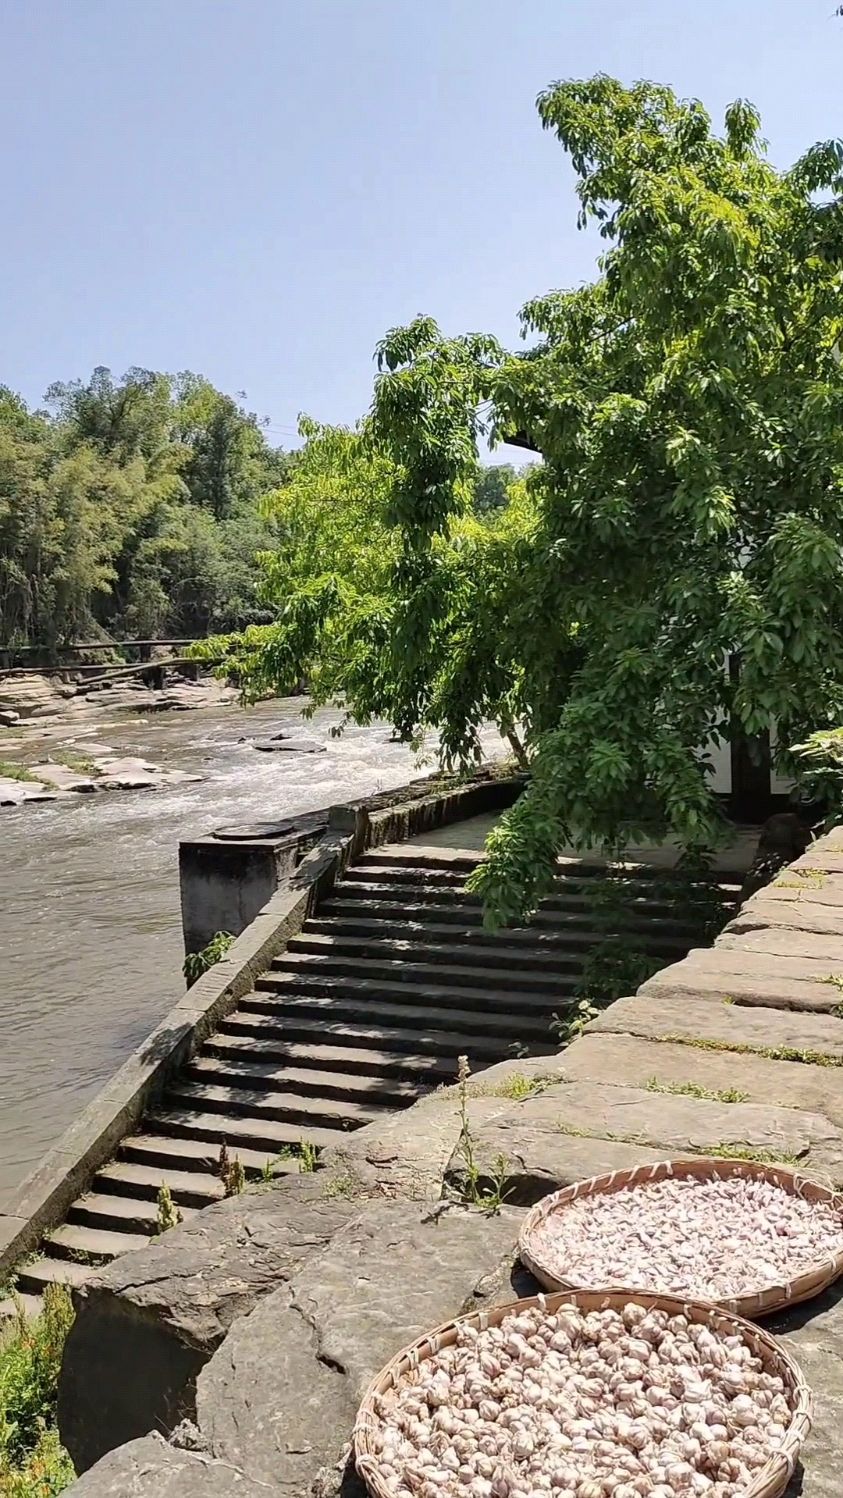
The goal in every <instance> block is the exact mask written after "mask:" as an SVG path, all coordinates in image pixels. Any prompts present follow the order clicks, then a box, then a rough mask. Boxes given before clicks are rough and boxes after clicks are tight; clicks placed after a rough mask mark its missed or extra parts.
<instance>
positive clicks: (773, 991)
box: [638, 952, 841, 1014]
mask: <svg viewBox="0 0 843 1498" xmlns="http://www.w3.org/2000/svg"><path fill="white" fill-rule="evenodd" d="M720 955H722V956H724V957H728V956H731V955H732V954H731V953H728V952H724V953H722V954H721V953H718V956H720ZM638 991H639V993H642V994H651V995H653V996H654V997H658V998H660V999H666V998H679V997H682V998H683V999H684V1000H685V1002H686V1003H689V1002H690V1003H692V1002H693V1001H694V1000H696V999H698V998H699V999H706V998H712V997H715V998H716V997H719V998H721V999H727V998H731V999H734V1000H735V1001H736V1002H738V1003H740V1004H746V1005H756V1006H761V1007H763V1008H770V1009H795V1010H801V1011H802V1012H804V1013H812V1012H813V1013H814V1014H833V1013H834V1010H835V1009H836V1008H837V1007H838V1005H839V1004H840V1001H841V995H840V992H839V990H838V989H836V988H835V987H834V986H833V985H832V984H829V983H820V982H816V981H805V982H800V981H799V980H798V979H795V978H787V977H776V975H775V973H773V972H765V971H763V970H761V971H758V972H757V973H753V972H735V971H734V969H733V968H729V967H728V966H727V965H726V964H725V963H723V964H714V963H712V964H711V965H710V966H707V965H703V964H702V963H698V962H691V961H689V960H688V959H687V958H686V959H685V960H684V961H683V962H675V963H674V964H673V965H672V966H671V967H666V968H662V969H661V971H660V972H658V973H656V974H655V976H654V977H652V978H648V980H647V982H646V983H643V984H642V985H641V988H640V989H639V990H638Z"/></svg>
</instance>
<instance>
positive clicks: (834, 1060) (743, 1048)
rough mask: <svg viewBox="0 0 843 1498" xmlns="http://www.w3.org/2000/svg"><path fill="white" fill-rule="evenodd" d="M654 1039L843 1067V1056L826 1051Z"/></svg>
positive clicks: (674, 1037) (692, 1038) (669, 1037)
mask: <svg viewBox="0 0 843 1498" xmlns="http://www.w3.org/2000/svg"><path fill="white" fill-rule="evenodd" d="M838 1017H839V1016H838ZM652 1039H653V1040H654V1041H655V1042H656V1043H657V1044H660V1043H661V1044H673V1045H688V1046H693V1047H694V1048H695V1049H696V1050H698V1051H731V1052H732V1054H733V1055H735V1056H762V1057H763V1058H764V1059H765V1060H767V1061H798V1062H799V1063H800V1064H802V1065H805V1066H843V1056H830V1055H829V1054H828V1053H827V1052H826V1051H810V1050H804V1051H803V1050H798V1049H796V1048H795V1047H793V1046H786V1045H775V1046H756V1045H745V1044H742V1043H741V1042H739V1041H729V1040H704V1039H701V1038H700V1037H698V1036H694V1035H654V1036H653V1037H652Z"/></svg>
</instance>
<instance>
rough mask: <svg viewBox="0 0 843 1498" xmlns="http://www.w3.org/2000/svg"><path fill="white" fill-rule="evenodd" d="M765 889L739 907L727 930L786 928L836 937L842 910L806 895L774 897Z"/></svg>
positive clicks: (838, 933)
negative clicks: (769, 895) (785, 897)
mask: <svg viewBox="0 0 843 1498" xmlns="http://www.w3.org/2000/svg"><path fill="white" fill-rule="evenodd" d="M768 889H769V885H768V886H767V889H764V890H762V891H761V893H760V894H758V895H753V897H752V899H751V900H747V902H746V904H745V905H743V906H741V909H740V910H739V911H738V913H737V915H736V916H733V917H732V920H731V921H730V922H729V924H728V926H726V927H725V931H726V932H729V933H731V932H734V931H758V930H769V929H775V928H779V929H783V930H787V931H815V932H820V933H824V934H827V935H830V936H839V935H840V930H841V924H843V922H841V913H840V911H839V910H838V909H837V908H836V907H835V906H833V905H818V904H816V903H815V902H814V901H812V900H810V899H809V898H808V896H807V895H800V896H799V897H798V898H796V899H793V900H773V899H771V898H768V897H767V890H768Z"/></svg>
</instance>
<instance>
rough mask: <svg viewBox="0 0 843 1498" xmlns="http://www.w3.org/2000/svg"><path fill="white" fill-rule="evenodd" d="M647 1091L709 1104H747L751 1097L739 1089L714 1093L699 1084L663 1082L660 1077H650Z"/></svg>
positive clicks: (728, 1089)
mask: <svg viewBox="0 0 843 1498" xmlns="http://www.w3.org/2000/svg"><path fill="white" fill-rule="evenodd" d="M647 1091H648V1092H668V1093H672V1094H673V1095H674V1096H677V1097H698V1098H704V1099H705V1101H706V1102H709V1103H745V1102H746V1100H747V1098H748V1097H749V1093H748V1092H740V1091H739V1089H738V1088H737V1087H726V1088H724V1089H723V1090H722V1091H720V1092H713V1091H711V1089H710V1088H708V1087H701V1086H700V1084H699V1083H698V1082H661V1081H659V1078H658V1077H650V1079H649V1081H648V1082H647Z"/></svg>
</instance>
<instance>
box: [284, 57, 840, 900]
mask: <svg viewBox="0 0 843 1498" xmlns="http://www.w3.org/2000/svg"><path fill="white" fill-rule="evenodd" d="M538 107H539V114H540V117H541V121H542V123H543V125H544V127H545V128H546V129H548V130H550V131H552V132H553V133H555V135H556V136H557V137H558V139H559V141H560V143H561V145H562V146H563V148H564V149H565V151H566V152H567V154H568V156H569V158H570V161H571V164H572V166H573V169H574V172H575V175H576V191H577V197H578V203H579V209H578V217H579V223H580V225H581V226H583V227H584V226H586V225H589V224H596V226H597V227H598V229H599V233H600V235H601V236H602V238H603V240H604V243H605V249H604V252H603V254H602V256H601V259H600V261H599V263H598V273H597V275H596V277H595V279H594V281H593V282H592V283H590V284H587V285H584V286H580V287H577V288H575V289H573V290H568V291H556V292H551V293H549V294H547V295H544V296H541V297H539V298H537V299H535V300H534V301H531V302H529V303H528V304H527V306H526V307H525V308H524V310H523V312H522V326H523V332H524V336H525V343H526V346H525V348H524V349H523V350H522V351H520V352H507V351H505V350H504V349H502V348H501V347H500V346H499V344H498V343H497V341H496V340H495V339H494V338H492V337H490V336H486V335H477V334H474V335H470V336H465V337H457V338H448V337H445V336H444V335H443V334H442V333H440V331H439V329H438V327H437V326H436V324H435V323H434V322H433V320H432V319H430V318H428V317H419V318H418V319H416V321H415V322H414V323H412V324H411V325H410V326H409V327H406V328H399V329H394V330H393V331H392V332H390V333H389V334H387V336H386V337H385V339H384V340H383V343H382V344H381V346H380V349H379V361H380V374H379V376H378V379H377V381H376V387H375V394H374V401H373V406H372V411H371V413H370V415H369V417H368V418H367V419H366V421H365V422H364V423H363V424H362V425H361V427H360V429H359V431H358V432H357V433H356V434H353V435H347V436H346V437H345V438H344V439H343V440H344V441H345V442H347V443H349V444H351V445H352V446H353V447H354V448H355V451H356V452H357V453H358V454H359V455H360V461H361V463H363V464H365V465H368V469H369V471H368V474H367V473H366V472H364V470H363V469H362V468H361V469H358V470H357V471H355V472H352V471H349V470H346V471H345V473H344V474H342V473H340V472H339V471H336V472H335V474H334V477H333V478H332V480H331V484H329V486H328V487H329V489H330V491H331V496H332V497H331V501H330V506H329V508H330V509H331V512H332V514H333V516H334V520H336V519H337V517H339V516H341V515H342V514H343V513H345V514H347V516H348V519H349V532H350V533H351V534H352V536H354V535H356V534H357V532H356V525H357V521H356V518H355V517H356V515H357V514H358V513H359V511H360V509H361V507H363V508H364V509H365V506H366V504H372V505H373V506H374V508H375V511H376V515H377V537H378V539H377V544H376V548H375V550H376V555H375V556H373V557H372V558H371V561H372V564H373V565H372V568H371V571H366V570H365V569H364V572H365V575H366V577H367V582H366V584H365V586H364V588H363V596H362V598H361V597H360V596H358V595H357V593H356V583H355V582H354V579H353V574H354V572H355V565H356V564H353V565H352V566H351V567H350V569H349V570H348V571H345V570H344V571H343V573H342V578H344V579H345V581H344V582H343V581H342V579H341V578H340V577H338V575H336V574H334V573H332V574H331V581H330V582H329V581H327V580H326V579H327V574H326V572H325V567H324V557H323V558H320V560H319V561H318V562H317V563H316V564H315V565H314V566H313V567H311V566H310V565H309V564H303V570H302V571H301V572H300V573H295V572H294V573H290V574H289V575H288V582H289V586H287V585H285V586H284V587H283V588H282V585H281V574H282V572H283V571H284V566H283V563H282V562H280V561H279V562H278V564H277V567H276V571H275V574H274V580H275V589H274V591H275V594H276V596H277V597H278V598H279V599H280V597H281V596H282V594H283V605H282V610H281V621H280V622H279V623H277V624H275V625H274V626H272V631H271V633H270V636H269V638H268V641H267V643H266V645H265V649H264V647H263V646H260V645H258V646H257V648H256V658H255V659H256V662H257V660H260V666H259V667H257V668H256V669H257V679H259V680H260V681H261V682H262V684H263V685H267V684H269V683H270V682H272V681H273V680H284V681H288V680H289V679H290V673H291V670H292V659H293V657H295V661H296V665H297V666H298V667H299V668H301V669H310V670H312V671H313V673H314V676H315V677H316V678H320V679H321V681H322V684H323V687H324V690H325V691H336V692H337V693H338V694H341V695H343V696H344V698H345V701H346V703H347V706H348V709H349V711H350V712H351V713H352V714H353V715H354V716H355V717H358V718H363V719H365V718H366V717H368V716H369V715H371V714H375V713H377V714H382V715H383V716H386V717H388V718H389V719H390V720H391V721H392V722H393V723H394V724H395V726H396V727H397V728H398V729H399V730H400V731H401V733H402V734H404V735H406V736H407V737H408V738H412V737H417V736H420V735H421V734H423V732H424V731H425V730H426V729H435V730H436V731H437V732H438V733H439V734H440V735H441V739H442V744H443V753H444V756H445V758H446V760H450V761H456V762H459V761H463V760H466V759H470V757H471V755H472V753H473V751H474V750H475V748H476V744H477V734H478V729H479V726H480V725H481V723H482V722H483V721H484V720H488V719H492V720H496V721H497V722H498V723H499V724H500V725H501V727H502V728H503V729H504V731H507V732H509V731H512V732H513V733H517V734H518V735H520V736H522V737H523V743H524V747H525V752H526V756H527V757H528V758H529V763H530V771H531V775H530V781H529V785H528V788H527V790H526V792H525V794H524V795H523V796H522V797H521V799H520V800H519V802H518V803H517V805H516V806H515V807H514V808H513V809H512V810H511V812H509V813H508V815H507V816H506V817H505V818H504V819H503V821H502V823H501V824H500V826H499V828H498V829H497V830H496V832H495V834H494V836H493V838H492V840H491V843H490V857H489V859H488V861H487V863H486V864H485V865H484V866H483V868H482V870H481V871H480V873H479V874H478V876H477V888H479V889H481V890H482V892H483V894H484V895H485V897H486V900H487V902H488V905H489V908H490V910H491V912H492V914H493V916H495V917H496V918H498V919H505V918H510V917H514V916H515V915H517V914H520V913H522V912H524V911H526V910H529V909H530V908H531V907H532V906H533V905H534V904H535V902H536V900H537V899H539V898H540V897H541V895H542V893H543V892H544V891H545V890H546V889H547V888H548V886H549V881H550V879H551V878H552V876H553V867H554V859H555V856H556V854H557V851H558V849H559V847H560V845H561V844H562V843H563V842H567V841H573V842H575V843H577V844H579V845H585V844H587V843H589V842H594V841H597V842H600V843H603V844H605V845H607V846H616V845H618V844H621V843H623V841H625V840H627V839H629V838H634V837H636V836H637V835H639V834H640V833H641V832H642V831H643V830H645V829H646V830H649V831H653V830H655V831H657V832H658V833H661V834H667V833H673V834H675V835H676V836H677V837H678V838H679V840H680V841H681V843H682V844H683V845H684V846H685V847H687V848H689V849H699V848H702V847H704V846H707V845H710V844H711V843H712V842H713V841H715V840H716V838H717V835H718V814H717V808H716V806H715V803H714V800H713V797H712V794H711V790H710V776H709V774H708V764H707V761H706V757H705V746H706V745H707V744H708V743H710V741H711V736H712V735H727V736H728V735H730V734H734V733H737V732H742V733H748V734H754V733H758V732H760V731H763V730H764V729H766V728H767V727H768V726H769V724H770V721H771V718H772V717H773V716H775V718H776V720H777V723H778V741H779V743H780V744H782V745H784V746H786V745H788V744H790V743H793V742H795V741H796V739H798V738H802V737H805V735H806V734H807V733H809V732H811V731H813V730H816V729H817V728H822V727H824V726H828V725H831V724H836V723H838V722H839V721H840V715H841V708H843V652H841V639H843V570H842V569H841V540H842V539H843V422H841V411H842V409H843V407H842V404H841V402H842V400H843V376H841V333H843V302H841V285H843V222H842V221H841V208H840V196H841V177H843V146H841V144H840V143H839V142H837V141H829V142H824V143H820V144H818V145H816V146H813V147H812V148H811V149H810V150H808V151H807V152H806V154H805V155H804V156H803V157H802V159H801V160H800V161H798V162H797V163H796V164H795V166H793V167H792V168H791V169H789V170H787V171H779V170H777V169H775V168H774V167H773V166H772V165H771V164H770V162H769V161H768V159H767V157H766V154H765V148H764V143H763V141H762V140H761V137H760V125H759V119H758V116H757V114H756V112H755V110H754V109H753V108H752V106H751V105H749V104H747V103H746V102H744V101H738V102H737V103H735V104H733V105H732V106H731V107H730V108H729V109H728V111H727V113H726V118H725V123H724V127H723V128H722V130H719V131H718V130H716V129H715V128H714V127H713V126H712V122H711V121H710V119H709V117H708V115H707V113H706V111H705V109H704V108H703V106H702V104H700V103H699V102H697V101H695V100H691V101H683V100H680V99H678V98H676V97H675V96H674V94H673V93H672V92H671V91H670V89H668V88H664V87H660V86H658V85H655V84H651V83H639V84H635V85H634V86H632V87H625V86H624V85H622V84H621V83H620V82H618V81H617V80H615V79H612V78H608V77H604V76H598V77H596V78H593V79H591V80H588V81H572V82H565V83H558V84H554V85H552V86H551V87H550V88H549V89H547V91H546V92H544V93H543V94H542V95H541V96H540V99H539V105H538ZM487 433H490V434H491V437H492V439H493V440H495V439H498V440H507V439H509V440H517V441H518V442H520V443H521V445H523V446H527V447H529V448H532V449H533V450H534V451H535V452H536V453H537V454H538V455H540V458H541V462H537V463H535V464H534V465H533V466H532V467H531V468H530V469H529V470H528V471H527V472H526V474H525V476H524V478H523V479H521V480H519V481H518V482H517V483H516V485H515V486H514V487H515V489H516V490H517V491H518V500H517V503H515V504H514V505H513V504H512V503H510V504H509V505H507V506H506V507H505V508H504V509H502V510H500V511H492V512H491V513H490V514H488V515H487V516H486V517H485V518H483V517H482V516H481V515H480V514H478V507H477V506H476V505H475V502H474V496H475V494H476V492H477V476H478V466H477V448H478V441H479V440H480V438H481V437H482V436H484V434H487ZM321 440H322V439H320V441H321ZM310 461H311V460H310V459H305V463H306V464H308V463H309V462H310ZM309 471H310V470H309V468H308V467H306V468H305V469H304V470H303V474H302V481H303V482H305V481H306V480H305V476H306V474H307V473H308V472H309ZM308 493H309V494H310V495H311V497H312V499H313V501H314V503H316V496H317V490H316V489H315V488H309V489H308ZM364 496H365V497H364ZM316 507H317V509H319V510H320V513H321V506H319V505H317V506H316ZM319 523H320V524H321V523H323V522H321V521H320V522H319ZM324 523H325V524H327V523H328V522H327V520H326V521H325V522H324ZM284 555H285V553H284V551H283V549H282V551H281V552H279V558H280V557H283V556H284ZM298 555H299V556H300V557H303V553H302V552H301V551H299V553H298ZM279 569H280V570H279ZM349 573H350V574H352V576H351V581H350V582H349ZM267 575H268V577H269V578H270V586H269V592H268V595H267V597H271V595H272V594H273V586H272V578H273V573H272V569H271V568H270V570H269V572H268V574H267ZM343 587H346V588H348V587H350V588H351V589H352V592H354V594H355V601H354V603H353V606H352V608H351V610H350V612H348V613H347V614H344V613H343V610H342V609H338V607H337V603H338V600H340V599H341V598H342V597H343ZM363 600H365V601H363ZM329 619H330V620H331V621H332V622H331V623H330V624H328V623H327V621H328V620H329ZM302 620H306V621H307V626H306V627H305V628H302V627H301V621H302ZM343 631H347V635H346V638H345V639H342V644H341V646H340V644H339V641H340V640H341V638H342V635H343ZM278 640H283V641H284V642H285V644H284V648H283V649H282V650H281V651H280V652H279V651H278V649H277V644H276V643H274V642H277V641H278ZM285 651H288V652H289V653H287V654H285ZM273 652H275V654H273ZM730 656H731V657H733V658H734V659H736V660H737V661H738V663H739V671H738V672H737V674H735V673H734V672H733V673H732V674H731V675H730V673H729V671H728V670H727V669H726V663H727V660H728V658H729V657H730ZM343 662H344V663H345V664H343ZM282 668H283V669H282Z"/></svg>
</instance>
